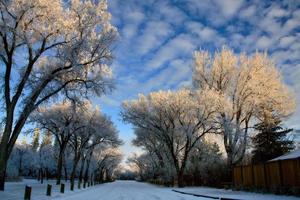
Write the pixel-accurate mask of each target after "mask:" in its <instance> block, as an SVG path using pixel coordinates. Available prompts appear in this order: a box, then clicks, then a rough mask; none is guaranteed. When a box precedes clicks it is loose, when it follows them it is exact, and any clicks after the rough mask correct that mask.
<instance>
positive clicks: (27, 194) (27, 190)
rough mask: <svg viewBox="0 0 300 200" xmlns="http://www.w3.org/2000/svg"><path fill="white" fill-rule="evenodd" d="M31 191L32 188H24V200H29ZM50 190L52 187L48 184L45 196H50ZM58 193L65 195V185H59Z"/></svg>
mask: <svg viewBox="0 0 300 200" xmlns="http://www.w3.org/2000/svg"><path fill="white" fill-rule="evenodd" d="M31 190H32V187H30V186H28V185H26V186H25V193H24V200H30V199H31ZM51 190H52V185H50V184H48V185H47V191H46V196H51ZM60 193H65V184H63V183H62V184H60Z"/></svg>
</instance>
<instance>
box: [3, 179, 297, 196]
mask: <svg viewBox="0 0 300 200" xmlns="http://www.w3.org/2000/svg"><path fill="white" fill-rule="evenodd" d="M50 183H52V184H53V187H54V191H53V195H52V197H46V195H45V194H46V185H47V184H46V183H44V184H40V183H38V182H37V181H36V180H24V181H23V182H20V183H7V184H6V191H5V192H0V199H1V200H21V199H23V195H24V186H25V185H26V184H29V185H31V186H32V188H33V191H32V200H49V199H55V200H100V199H101V200H169V199H170V200H207V199H208V198H203V197H196V196H192V195H186V194H180V193H177V192H174V191H172V189H176V190H179V191H184V192H189V193H194V194H201V195H209V196H215V197H230V198H236V199H242V200H250V199H251V200H279V199H280V200H300V198H297V197H290V196H276V195H270V194H268V195H263V194H256V193H249V192H239V191H230V190H219V189H213V188H205V187H188V188H166V187H159V186H155V185H151V184H148V183H140V182H135V181H115V182H113V183H106V184H102V185H97V186H93V187H89V188H86V189H81V190H78V189H75V191H74V192H71V191H70V189H69V184H68V183H67V184H66V192H65V194H60V193H59V187H58V186H56V185H55V184H54V182H53V181H50Z"/></svg>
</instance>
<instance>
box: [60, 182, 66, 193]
mask: <svg viewBox="0 0 300 200" xmlns="http://www.w3.org/2000/svg"><path fill="white" fill-rule="evenodd" d="M60 193H65V184H63V183H62V184H60Z"/></svg>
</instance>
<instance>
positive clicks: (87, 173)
mask: <svg viewBox="0 0 300 200" xmlns="http://www.w3.org/2000/svg"><path fill="white" fill-rule="evenodd" d="M90 161H91V159H88V160H87V163H86V168H85V174H84V183H87V181H88V179H89V168H90Z"/></svg>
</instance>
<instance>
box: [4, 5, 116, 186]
mask: <svg viewBox="0 0 300 200" xmlns="http://www.w3.org/2000/svg"><path fill="white" fill-rule="evenodd" d="M0 14H1V17H0V27H1V28H0V62H1V66H3V68H1V71H0V72H1V77H2V78H1V86H2V87H3V93H2V99H1V102H2V103H3V106H4V108H5V111H6V112H5V113H4V116H3V120H4V127H3V134H2V138H1V145H0V189H1V190H4V180H5V170H6V164H7V160H8V158H9V155H10V153H11V151H12V149H13V146H14V144H15V142H16V140H17V138H18V135H19V134H20V132H21V130H22V128H23V126H24V124H25V123H26V121H27V119H28V117H29V115H30V113H31V112H32V111H34V110H35V109H36V108H37V107H38V106H39V105H40V104H42V103H44V102H45V101H47V100H49V99H50V98H52V97H53V96H56V95H59V94H62V95H65V96H67V97H69V98H73V99H74V98H75V97H76V96H78V95H77V94H80V96H81V95H82V94H86V95H87V94H89V93H95V94H97V95H101V94H103V93H104V92H106V91H107V90H108V89H110V88H111V86H112V84H111V80H112V76H111V71H110V68H109V67H108V65H107V64H109V61H110V60H111V58H112V55H111V51H110V50H111V45H112V42H113V41H114V40H115V38H116V29H115V28H114V27H113V26H112V25H111V24H110V13H109V12H108V11H107V3H106V1H104V0H100V1H80V0H71V1H67V2H66V1H60V0H53V1H48V0H1V1H0Z"/></svg>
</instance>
